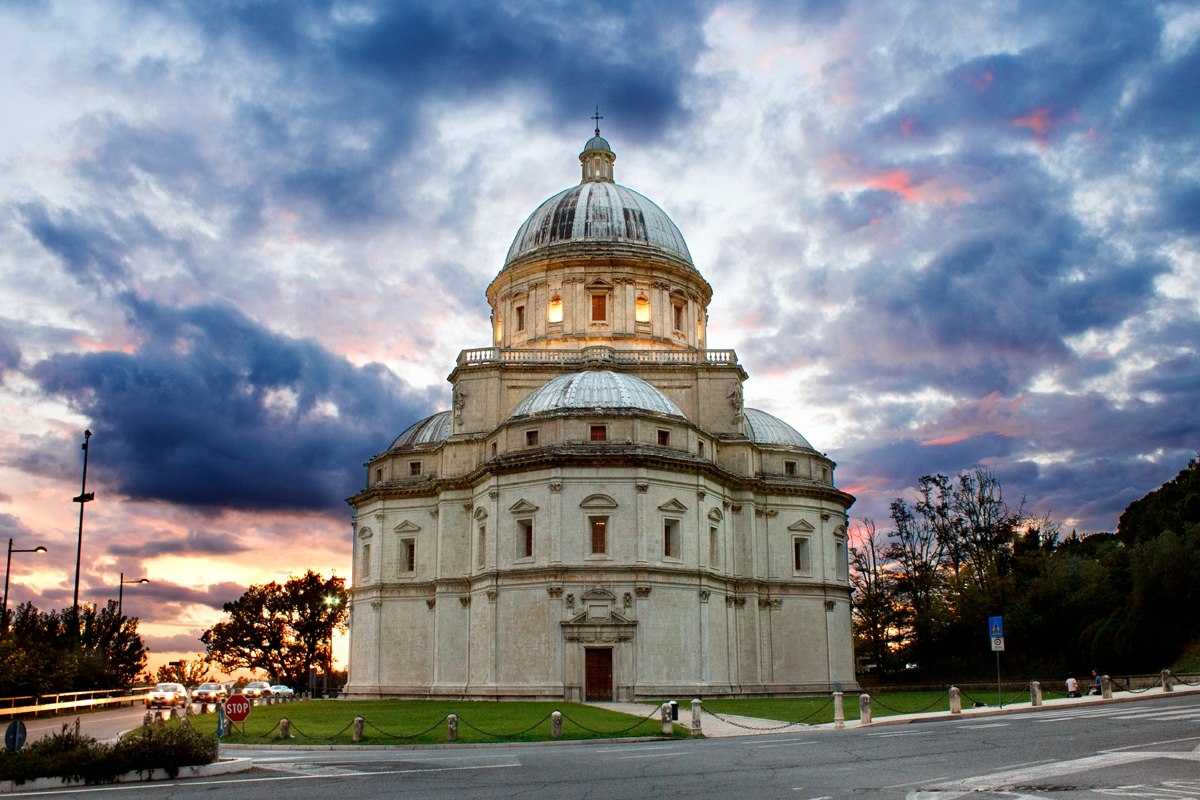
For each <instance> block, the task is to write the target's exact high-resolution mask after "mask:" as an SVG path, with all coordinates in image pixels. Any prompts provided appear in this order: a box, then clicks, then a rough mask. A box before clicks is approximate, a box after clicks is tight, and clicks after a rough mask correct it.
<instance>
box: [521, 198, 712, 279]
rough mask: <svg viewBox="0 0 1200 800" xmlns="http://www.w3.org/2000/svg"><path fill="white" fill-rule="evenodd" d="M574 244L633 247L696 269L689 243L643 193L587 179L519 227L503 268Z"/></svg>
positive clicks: (537, 211) (541, 208) (668, 218)
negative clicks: (593, 243)
mask: <svg viewBox="0 0 1200 800" xmlns="http://www.w3.org/2000/svg"><path fill="white" fill-rule="evenodd" d="M570 242H622V243H632V244H634V245H641V246H644V247H649V248H653V249H654V250H657V251H659V252H660V253H664V254H666V255H667V256H670V257H672V258H675V259H678V260H680V261H683V262H684V263H686V264H687V265H688V266H692V267H693V268H694V265H693V264H692V254H691V253H690V252H688V247H687V242H685V241H684V240H683V234H682V233H680V232H679V228H677V227H675V223H674V222H672V221H671V218H670V217H668V216H667V215H666V212H664V211H663V210H662V209H661V208H659V207H658V206H657V205H655V204H654V202H653V201H651V200H650V199H649V198H647V197H645V196H644V195H641V194H639V193H637V192H635V191H634V190H633V189H630V188H628V187H625V186H621V185H620V184H618V183H612V182H611V181H587V182H584V183H581V184H579V185H578V186H572V187H570V188H569V189H563V190H562V191H561V192H559V193H558V194H556V195H554V196H553V197H551V198H550V199H549V200H546V201H545V202H543V203H542V204H541V205H540V206H538V207H537V208H536V209H534V212H533V213H532V214H530V215H529V218H528V219H526V220H525V222H524V224H522V225H521V227H520V228H518V229H517V235H516V237H515V238H513V242H512V246H511V247H509V248H508V256H507V257H506V258H505V259H504V266H506V267H507V266H508V265H509V264H511V263H512V262H513V261H516V260H517V259H518V258H521V257H522V256H525V255H528V254H529V253H533V252H535V251H538V250H542V249H544V248H550V247H554V246H555V245H563V244H567V243H570Z"/></svg>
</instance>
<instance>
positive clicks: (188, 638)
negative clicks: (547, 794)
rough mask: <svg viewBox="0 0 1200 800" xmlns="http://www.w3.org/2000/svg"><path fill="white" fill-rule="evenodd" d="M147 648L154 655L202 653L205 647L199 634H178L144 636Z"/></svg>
mask: <svg viewBox="0 0 1200 800" xmlns="http://www.w3.org/2000/svg"><path fill="white" fill-rule="evenodd" d="M142 639H143V640H144V641H145V642H146V648H147V649H148V650H149V651H150V652H152V653H202V652H204V645H203V644H202V643H201V642H200V634H199V633H195V634H192V633H176V634H174V635H173V636H154V635H152V634H143V635H142Z"/></svg>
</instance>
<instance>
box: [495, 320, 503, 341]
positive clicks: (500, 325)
mask: <svg viewBox="0 0 1200 800" xmlns="http://www.w3.org/2000/svg"><path fill="white" fill-rule="evenodd" d="M503 341H504V323H503V322H501V321H500V320H496V344H500V343H501V342H503Z"/></svg>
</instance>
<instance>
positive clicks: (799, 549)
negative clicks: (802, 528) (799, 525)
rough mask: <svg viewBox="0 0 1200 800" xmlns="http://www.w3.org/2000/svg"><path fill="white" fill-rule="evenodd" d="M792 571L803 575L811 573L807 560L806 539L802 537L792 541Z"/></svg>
mask: <svg viewBox="0 0 1200 800" xmlns="http://www.w3.org/2000/svg"><path fill="white" fill-rule="evenodd" d="M792 570H793V571H795V572H803V573H808V572H811V571H812V568H811V565H810V563H809V560H808V539H806V538H805V537H803V536H797V537H795V538H794V539H792Z"/></svg>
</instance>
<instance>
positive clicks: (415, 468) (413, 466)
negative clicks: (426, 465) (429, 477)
mask: <svg viewBox="0 0 1200 800" xmlns="http://www.w3.org/2000/svg"><path fill="white" fill-rule="evenodd" d="M408 474H409V475H412V476H413V477H416V476H417V475H420V474H421V462H420V461H410V462H408Z"/></svg>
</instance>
